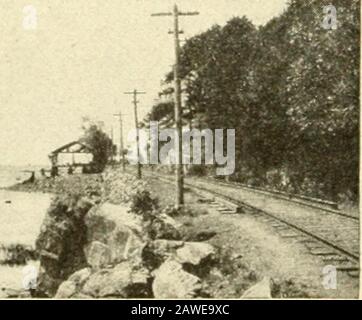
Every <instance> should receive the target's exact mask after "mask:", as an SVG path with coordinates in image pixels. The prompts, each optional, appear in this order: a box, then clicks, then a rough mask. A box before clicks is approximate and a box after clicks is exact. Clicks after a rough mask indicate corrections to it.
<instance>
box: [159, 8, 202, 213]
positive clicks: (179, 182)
mask: <svg viewBox="0 0 362 320" xmlns="http://www.w3.org/2000/svg"><path fill="white" fill-rule="evenodd" d="M196 15H199V12H180V11H179V10H178V7H177V5H175V6H174V9H173V12H163V13H155V14H152V16H153V17H162V16H173V18H174V31H173V32H169V33H173V35H174V45H175V65H174V83H175V124H176V133H177V139H178V144H177V147H178V150H176V153H177V159H176V208H180V207H182V205H183V204H184V173H183V166H182V105H181V79H180V75H179V68H180V37H179V36H180V34H181V33H183V32H182V31H181V30H180V29H179V16H196Z"/></svg>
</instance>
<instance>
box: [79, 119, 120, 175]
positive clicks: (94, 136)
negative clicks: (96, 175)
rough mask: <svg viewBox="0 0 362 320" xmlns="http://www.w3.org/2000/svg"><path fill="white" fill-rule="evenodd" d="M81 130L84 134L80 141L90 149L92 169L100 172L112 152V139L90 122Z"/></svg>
mask: <svg viewBox="0 0 362 320" xmlns="http://www.w3.org/2000/svg"><path fill="white" fill-rule="evenodd" d="M83 130H84V134H83V137H82V138H81V139H80V141H81V142H83V143H85V144H86V145H88V146H89V147H90V148H91V149H92V154H93V163H92V165H93V170H94V171H95V172H102V171H103V170H104V169H105V167H106V165H107V163H108V161H109V159H110V157H111V155H112V153H113V152H114V146H113V143H112V139H111V138H110V137H109V136H108V135H107V134H106V133H104V132H103V130H102V129H101V128H99V126H97V125H96V124H91V125H90V126H89V127H87V128H83Z"/></svg>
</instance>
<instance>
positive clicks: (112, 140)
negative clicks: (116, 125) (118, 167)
mask: <svg viewBox="0 0 362 320" xmlns="http://www.w3.org/2000/svg"><path fill="white" fill-rule="evenodd" d="M113 143H114V136H113V127H111V162H112V166H113V160H114V159H113V151H114V149H113Z"/></svg>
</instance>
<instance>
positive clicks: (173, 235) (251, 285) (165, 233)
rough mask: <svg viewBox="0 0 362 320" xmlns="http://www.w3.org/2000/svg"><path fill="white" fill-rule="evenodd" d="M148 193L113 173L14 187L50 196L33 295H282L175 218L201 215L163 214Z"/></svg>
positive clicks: (142, 183)
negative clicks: (51, 195)
mask: <svg viewBox="0 0 362 320" xmlns="http://www.w3.org/2000/svg"><path fill="white" fill-rule="evenodd" d="M152 187H154V186H150V185H149V182H147V180H137V179H136V178H135V177H134V176H132V175H130V174H125V173H123V172H121V171H119V170H116V169H112V170H107V171H106V172H105V173H103V174H98V175H73V176H66V177H59V178H56V179H43V180H37V181H35V182H34V183H31V184H30V183H26V184H19V185H16V186H13V187H12V188H11V190H16V191H27V192H46V193H52V194H54V195H55V197H54V199H53V201H52V204H51V206H50V208H49V209H48V211H47V215H46V218H45V219H44V222H43V225H42V228H41V231H40V234H39V236H38V238H37V241H36V247H35V251H36V253H37V255H38V257H39V262H40V267H39V272H38V274H37V279H36V285H35V286H33V287H32V288H31V290H30V293H31V295H32V296H33V297H40V298H42V297H47V298H48V297H51V298H53V297H55V298H60V299H67V298H73V299H94V298H107V299H108V298H159V299H164V298H180V299H182V298H208V297H210V298H224V297H226V296H223V294H226V291H227V297H232V298H241V297H242V298H271V297H272V296H277V295H278V294H280V292H279V291H280V290H279V289H278V286H277V285H276V284H275V283H274V282H273V281H272V280H271V279H269V278H268V277H264V276H263V275H259V274H256V273H255V272H254V271H253V270H252V269H250V268H249V267H248V266H247V265H246V264H240V262H239V260H240V257H241V256H235V253H234V252H227V251H225V250H224V248H223V245H221V246H215V245H212V244H211V243H210V241H208V240H209V239H210V238H212V237H214V236H215V235H216V233H215V232H213V231H212V230H208V231H205V230H202V228H200V229H199V230H197V228H194V227H192V228H189V229H188V228H187V227H186V225H185V224H184V222H183V219H182V218H181V219H179V218H178V217H184V216H185V215H187V216H189V217H197V216H200V215H205V214H207V212H206V213H205V212H202V211H201V210H200V211H197V212H196V211H195V209H194V208H187V209H186V210H185V212H177V211H176V210H175V209H174V208H172V207H169V206H168V207H165V203H164V198H162V200H163V201H158V200H159V199H157V198H156V197H155V196H154V193H155V192H150V191H154V190H151V188H152ZM166 198H167V197H166ZM190 230H192V232H190ZM235 279H237V281H235ZM33 280H34V279H33ZM34 281H35V280H34ZM225 290H226V291H225ZM278 290H279V291H278Z"/></svg>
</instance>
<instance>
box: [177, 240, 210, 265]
mask: <svg viewBox="0 0 362 320" xmlns="http://www.w3.org/2000/svg"><path fill="white" fill-rule="evenodd" d="M215 254H216V250H215V248H214V247H213V246H212V245H211V244H208V243H202V242H185V243H184V245H183V246H182V247H181V248H179V249H177V251H176V257H177V261H179V262H180V263H181V264H191V265H193V266H198V265H200V264H202V263H203V262H205V261H206V260H207V261H211V260H212V259H213V258H214V257H215Z"/></svg>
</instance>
